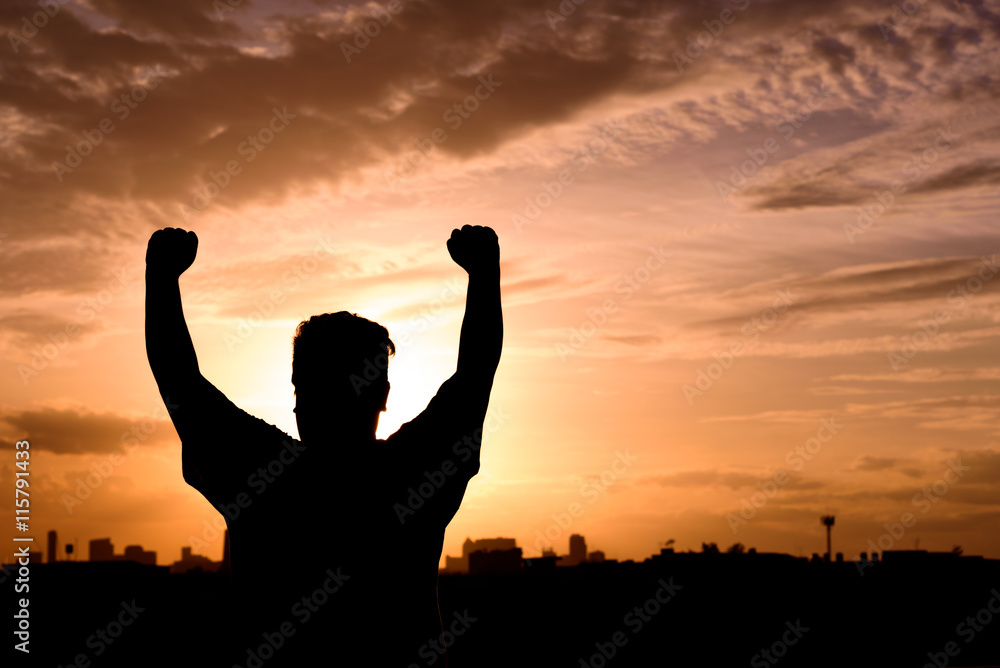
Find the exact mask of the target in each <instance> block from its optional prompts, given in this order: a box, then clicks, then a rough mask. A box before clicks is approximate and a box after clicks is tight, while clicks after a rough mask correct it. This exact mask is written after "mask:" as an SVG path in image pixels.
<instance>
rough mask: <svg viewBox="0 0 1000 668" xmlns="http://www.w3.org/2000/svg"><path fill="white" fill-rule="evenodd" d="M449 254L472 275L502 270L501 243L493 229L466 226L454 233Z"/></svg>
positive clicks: (449, 245) (449, 244) (449, 246)
mask: <svg viewBox="0 0 1000 668" xmlns="http://www.w3.org/2000/svg"><path fill="white" fill-rule="evenodd" d="M448 252H449V253H451V259H453V260H454V261H455V262H456V263H458V266H460V267H462V269H465V270H466V271H467V272H469V273H470V274H473V273H483V272H496V271H499V270H500V242H499V241H498V240H497V233H496V232H494V231H493V228H491V227H483V226H482V225H465V226H464V227H462V229H460V230H454V231H452V233H451V238H450V239H448Z"/></svg>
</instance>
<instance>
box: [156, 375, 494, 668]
mask: <svg viewBox="0 0 1000 668" xmlns="http://www.w3.org/2000/svg"><path fill="white" fill-rule="evenodd" d="M488 398H489V388H488V387H487V388H486V389H485V393H484V392H483V391H482V388H477V387H470V386H469V385H468V384H466V383H463V382H462V381H461V379H459V378H458V377H457V376H453V377H452V378H451V379H449V380H448V381H446V382H445V383H444V384H443V385H442V386H441V388H440V390H439V391H438V394H437V395H436V396H435V397H434V399H432V400H431V402H430V404H429V405H428V406H427V408H426V410H424V412H423V413H421V414H420V415H419V416H417V417H416V418H415V419H413V420H412V421H410V422H408V423H406V424H404V425H403V426H402V427H400V429H399V430H398V431H397V432H396V433H395V434H393V435H392V436H390V437H389V438H387V439H385V440H374V439H372V440H370V441H368V442H366V443H346V442H342V440H341V439H338V438H337V435H336V433H335V432H334V433H333V434H331V437H330V440H329V442H326V443H308V444H306V443H303V442H300V441H298V440H296V439H293V438H291V437H290V436H289V435H288V434H286V433H284V432H283V431H281V430H280V429H278V428H277V427H275V426H273V425H270V424H268V423H266V422H264V421H263V420H260V419H258V418H255V417H253V416H251V415H249V414H247V413H246V412H244V411H242V410H241V409H239V408H237V407H236V406H235V405H234V404H233V403H232V402H230V401H229V400H228V399H227V398H226V397H225V396H224V395H223V394H222V393H221V392H219V390H217V389H216V388H215V387H213V386H212V385H211V384H210V383H208V382H207V381H205V382H204V386H203V387H202V388H201V390H200V391H199V397H198V402H191V403H190V404H189V405H190V406H196V409H195V410H188V411H187V412H186V413H185V407H184V406H180V407H179V408H178V409H176V410H175V412H174V414H173V418H174V422H175V425H177V428H178V433H179V434H180V437H181V441H182V444H183V461H184V478H185V480H187V481H188V483H190V484H191V485H192V486H194V487H195V488H196V489H198V490H199V491H200V492H201V493H202V494H203V495H204V496H205V497H206V498H207V499H208V500H209V501H210V502H211V503H212V505H213V506H214V507H215V508H216V509H217V510H219V511H220V512H221V513H223V515H224V516H225V517H226V522H227V524H228V527H229V539H230V549H231V560H232V586H233V611H234V613H235V614H234V616H233V622H234V631H235V633H234V638H235V639H236V649H235V655H234V660H235V661H237V662H238V663H237V665H239V666H241V667H242V666H247V665H248V663H249V664H250V665H257V660H255V657H256V659H260V660H263V665H264V666H267V667H268V668H270V667H273V666H280V665H310V666H322V665H339V663H340V662H341V660H344V659H348V658H350V659H352V665H384V666H394V665H399V666H408V665H410V664H411V663H417V664H422V663H424V662H426V661H427V660H428V655H427V653H428V652H430V653H431V654H433V653H435V652H436V651H437V650H434V649H428V647H431V645H429V643H430V642H432V641H433V642H435V643H437V644H438V645H440V636H441V631H442V627H441V618H440V613H439V611H438V601H437V570H438V563H439V560H440V558H441V550H442V544H443V540H444V531H445V528H446V527H447V525H448V522H450V521H451V518H452V517H453V516H454V515H455V513H456V512H457V511H458V508H459V505H460V504H461V501H462V497H463V495H464V494H465V490H466V487H467V485H468V482H469V479H470V478H471V477H472V476H474V475H475V474H476V473H477V472H478V470H479V445H480V442H481V438H482V427H483V422H484V419H485V415H486V404H487V403H488ZM421 648H423V649H421ZM421 652H423V655H421V654H420V653H421ZM306 659H308V661H309V663H308V664H306V663H300V662H302V661H305V660H306ZM358 662H361V663H358ZM366 662H367V663H366Z"/></svg>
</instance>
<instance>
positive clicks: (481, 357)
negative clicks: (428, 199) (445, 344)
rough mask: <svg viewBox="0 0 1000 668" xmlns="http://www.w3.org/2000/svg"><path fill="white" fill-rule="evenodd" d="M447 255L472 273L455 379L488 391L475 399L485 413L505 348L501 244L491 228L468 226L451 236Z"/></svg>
mask: <svg viewBox="0 0 1000 668" xmlns="http://www.w3.org/2000/svg"><path fill="white" fill-rule="evenodd" d="M448 252H449V253H450V254H451V257H452V259H453V260H455V262H456V263H458V265H459V266H460V267H462V268H463V269H465V270H466V271H467V272H468V273H469V291H468V295H467V296H466V303H465V318H464V319H463V320H462V335H461V339H460V340H459V344H458V369H457V371H456V372H455V377H456V380H458V381H459V382H460V384H461V385H462V386H464V387H466V388H468V389H469V390H471V391H475V390H476V389H479V388H482V390H485V396H482V397H481V398H480V397H476V398H477V399H480V400H481V401H482V402H483V407H482V409H483V411H484V412H485V410H486V405H485V404H486V403H487V402H488V401H489V391H490V389H491V388H492V386H493V376H494V374H495V373H496V370H497V365H498V364H499V363H500V350H501V348H502V347H503V314H502V312H501V307H500V244H499V242H498V240H497V235H496V232H494V231H493V230H492V229H491V228H489V227H481V226H479V225H475V226H472V225H466V226H464V227H463V228H462V229H461V230H455V231H453V232H452V233H451V238H450V239H449V240H448ZM480 391H481V390H480Z"/></svg>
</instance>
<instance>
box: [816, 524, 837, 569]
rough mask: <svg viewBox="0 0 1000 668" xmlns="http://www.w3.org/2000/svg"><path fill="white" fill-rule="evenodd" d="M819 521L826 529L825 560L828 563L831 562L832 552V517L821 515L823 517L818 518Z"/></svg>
mask: <svg viewBox="0 0 1000 668" xmlns="http://www.w3.org/2000/svg"><path fill="white" fill-rule="evenodd" d="M819 521H820V522H822V524H823V526H825V527H826V560H827V562H830V561H833V550H832V549H831V547H830V532H831V531H832V530H833V522H834V516H833V515H823V517H821V518H819Z"/></svg>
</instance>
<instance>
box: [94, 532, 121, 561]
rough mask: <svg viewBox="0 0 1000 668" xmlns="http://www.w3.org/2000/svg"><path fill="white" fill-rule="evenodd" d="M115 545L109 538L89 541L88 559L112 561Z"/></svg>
mask: <svg viewBox="0 0 1000 668" xmlns="http://www.w3.org/2000/svg"><path fill="white" fill-rule="evenodd" d="M114 560H115V546H114V545H112V544H111V539H110V538H97V539H95V540H92V541H90V561H114Z"/></svg>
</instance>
